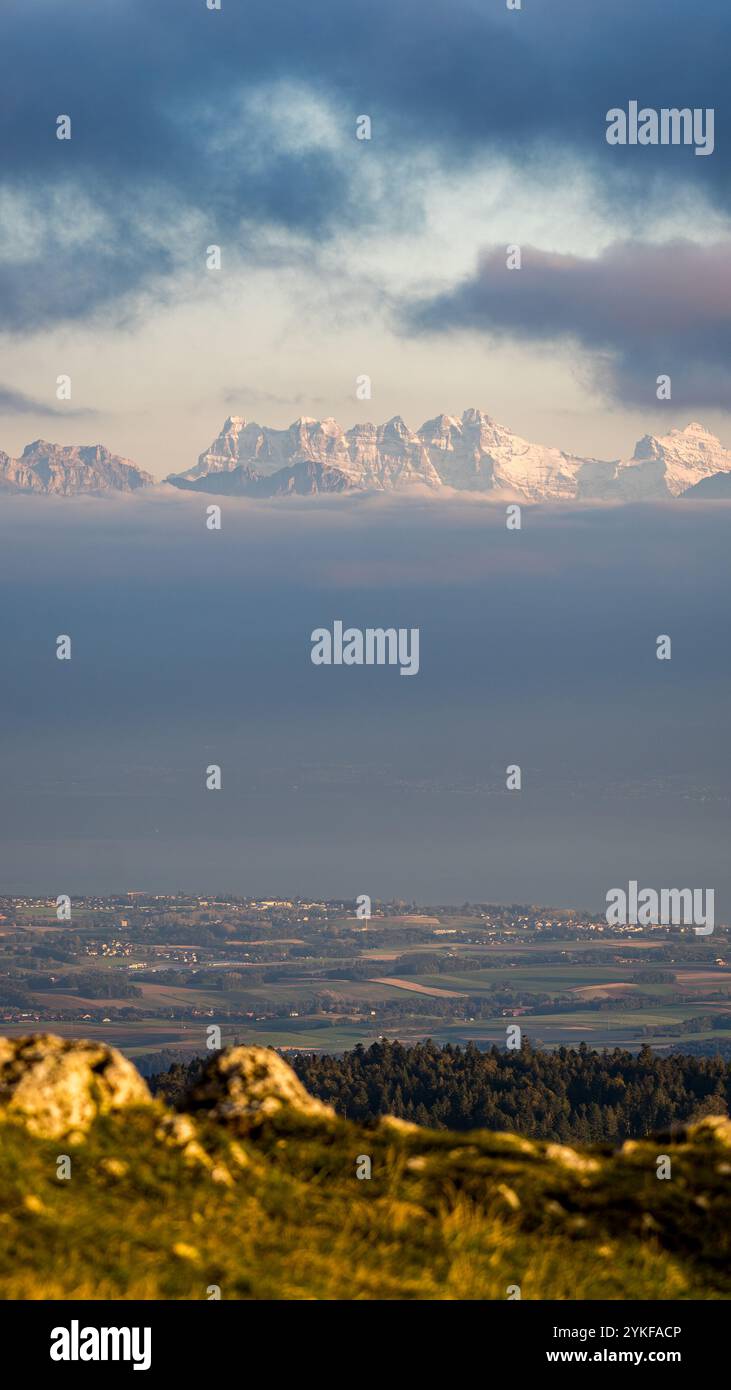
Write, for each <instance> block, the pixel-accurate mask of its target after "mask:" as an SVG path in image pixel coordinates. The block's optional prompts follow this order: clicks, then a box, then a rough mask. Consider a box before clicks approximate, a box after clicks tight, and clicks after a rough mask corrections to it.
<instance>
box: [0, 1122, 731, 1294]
mask: <svg viewBox="0 0 731 1390" xmlns="http://www.w3.org/2000/svg"><path fill="white" fill-rule="evenodd" d="M165 1115H167V1119H164V1116H165ZM181 1123H182V1124H183V1125H184V1127H185V1128H184V1130H183V1131H182V1132H180V1131H178V1132H177V1133H175V1132H173V1130H172V1129H171V1125H173V1124H177V1125H178V1126H180V1124H181ZM63 1153H66V1154H68V1155H69V1156H70V1159H71V1177H70V1179H69V1180H60V1179H59V1178H58V1177H57V1176H56V1173H57V1158H58V1156H59V1154H63ZM658 1153H668V1154H669V1155H670V1156H671V1158H672V1178H671V1179H670V1180H669V1181H661V1180H658V1178H657V1176H656V1159H657V1156H658ZM359 1155H368V1156H369V1157H370V1159H371V1163H372V1178H371V1179H370V1180H364V1181H359V1180H358V1179H357V1177H356V1161H357V1159H358V1156H359ZM0 1162H1V1165H2V1166H1V1168H0V1175H1V1176H0V1297H3V1298H23V1299H27V1298H31V1299H41V1298H90V1299H91V1298H115V1299H117V1298H122V1299H124V1298H163V1299H206V1298H208V1297H210V1296H211V1293H210V1286H212V1285H215V1286H218V1287H219V1288H220V1291H221V1297H222V1298H228V1299H383V1298H385V1299H501V1300H505V1299H506V1298H508V1296H509V1295H508V1288H509V1286H513V1285H519V1286H520V1290H521V1295H522V1297H523V1298H524V1299H549V1298H550V1299H556V1298H558V1299H586V1298H594V1299H596V1298H609V1299H694V1298H728V1297H729V1296H731V1278H730V1277H729V1273H728V1268H727V1266H728V1255H729V1244H730V1243H731V1222H729V1215H731V1196H730V1191H729V1175H730V1174H731V1149H729V1148H727V1147H726V1148H725V1147H724V1146H723V1145H722V1144H720V1143H717V1142H714V1141H713V1140H712V1139H711V1138H710V1137H704V1138H702V1139H701V1138H699V1137H698V1136H696V1137H695V1138H694V1139H693V1142H692V1143H684V1144H677V1145H675V1144H672V1145H671V1144H669V1143H667V1142H666V1143H665V1144H660V1143H658V1141H656V1140H654V1141H651V1142H648V1143H642V1144H638V1145H635V1146H630V1147H629V1148H628V1151H627V1152H624V1153H622V1154H620V1155H609V1154H607V1153H601V1152H598V1151H594V1152H593V1153H592V1154H590V1155H589V1154H586V1155H579V1156H577V1155H576V1154H573V1151H571V1150H569V1151H566V1150H560V1149H558V1148H557V1147H556V1146H550V1145H548V1146H547V1145H545V1144H534V1143H529V1142H528V1141H526V1140H523V1139H518V1138H515V1137H513V1136H508V1135H496V1134H487V1133H478V1134H470V1135H467V1136H465V1135H460V1136H455V1135H452V1134H445V1133H436V1132H433V1131H429V1130H418V1131H409V1132H402V1131H401V1130H396V1129H392V1128H390V1127H386V1126H382V1127H380V1128H379V1129H378V1130H371V1131H368V1130H364V1129H359V1128H357V1127H356V1126H354V1125H351V1124H349V1123H347V1122H346V1121H340V1120H339V1121H336V1122H334V1123H332V1124H331V1125H322V1124H310V1125H309V1127H308V1126H305V1127H303V1122H302V1120H301V1119H300V1120H299V1121H297V1122H296V1123H295V1122H290V1123H289V1124H288V1123H287V1122H286V1121H283V1120H280V1121H279V1122H278V1124H277V1125H274V1124H271V1125H270V1126H269V1127H268V1128H267V1130H266V1131H265V1132H263V1133H261V1134H260V1135H259V1137H258V1138H257V1139H256V1140H255V1141H254V1140H235V1139H232V1138H231V1137H230V1136H229V1134H228V1133H227V1131H226V1130H225V1129H224V1128H223V1127H222V1126H220V1125H215V1124H213V1123H211V1122H210V1121H208V1120H206V1119H205V1118H204V1119H200V1120H196V1121H195V1122H194V1121H193V1120H191V1119H190V1118H188V1117H185V1119H184V1121H182V1122H181V1121H173V1120H172V1116H171V1114H170V1112H166V1111H165V1110H164V1108H163V1107H162V1106H161V1105H157V1104H156V1105H155V1106H152V1107H146V1108H139V1109H134V1110H128V1111H127V1112H125V1113H124V1115H123V1117H121V1118H114V1117H108V1118H105V1119H98V1120H97V1121H96V1122H95V1124H94V1125H93V1127H92V1129H91V1131H90V1132H89V1134H88V1136H87V1137H86V1139H85V1140H83V1142H79V1143H76V1144H73V1145H70V1144H69V1143H68V1142H66V1143H64V1142H63V1141H58V1140H56V1141H53V1142H49V1141H45V1140H39V1139H34V1138H32V1137H30V1136H29V1134H28V1132H27V1130H26V1129H25V1128H24V1127H23V1126H22V1125H21V1124H18V1123H17V1122H14V1121H9V1120H5V1121H4V1122H2V1123H0Z"/></svg>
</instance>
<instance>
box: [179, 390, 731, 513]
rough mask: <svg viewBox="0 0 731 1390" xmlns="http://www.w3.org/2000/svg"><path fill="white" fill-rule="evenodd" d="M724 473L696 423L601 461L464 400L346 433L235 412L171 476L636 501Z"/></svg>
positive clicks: (235, 487)
mask: <svg viewBox="0 0 731 1390" xmlns="http://www.w3.org/2000/svg"><path fill="white" fill-rule="evenodd" d="M727 471H731V453H729V452H728V451H727V450H725V449H724V448H723V446H722V445H721V443H720V441H719V440H718V439H717V438H716V437H715V435H713V434H711V433H710V431H709V430H707V429H706V427H705V426H704V425H702V424H701V423H699V422H698V421H691V422H690V423H689V424H687V425H685V426H684V427H683V428H682V429H671V430H670V431H669V432H668V434H666V435H652V434H648V435H645V436H643V438H642V439H641V440H639V441H638V443H637V446H636V448H635V452H634V454H633V455H632V457H631V458H627V459H620V460H614V461H603V460H601V459H595V458H581V457H577V456H575V455H573V454H569V453H566V452H564V451H563V450H561V449H558V448H555V447H550V446H547V445H543V444H535V443H531V442H530V441H529V440H527V439H523V438H522V437H521V436H520V435H518V434H515V433H514V432H513V431H512V430H510V429H508V428H507V427H506V426H505V425H502V424H500V422H499V421H497V420H495V419H494V418H493V417H492V416H491V415H488V414H487V412H486V411H483V410H480V409H479V408H477V407H475V406H470V407H468V408H467V409H466V410H464V411H463V412H462V414H461V416H459V415H452V414H447V413H441V414H439V415H435V416H433V417H432V418H431V419H429V420H426V421H425V422H424V423H423V424H422V425H421V426H419V428H418V429H417V430H412V429H411V428H410V427H409V425H408V424H407V423H406V421H405V420H404V418H403V416H401V415H393V416H391V418H390V419H389V420H387V421H386V422H385V423H384V424H374V423H372V422H371V421H367V422H365V423H363V424H358V425H353V426H352V427H351V428H350V429H349V430H347V431H344V430H343V429H342V428H341V426H340V425H339V424H338V422H337V420H334V419H333V418H332V416H328V417H327V418H326V419H324V420H315V419H313V418H312V417H310V416H301V417H300V418H299V419H298V420H296V421H295V422H294V423H293V424H292V425H290V426H289V427H288V428H286V429H271V428H269V427H267V426H260V425H246V424H244V422H243V419H242V417H231V419H230V420H228V421H226V423H225V424H224V427H223V429H222V431H221V433H220V435H219V436H218V437H217V439H215V440H214V442H213V444H212V445H211V446H210V448H209V449H208V450H206V451H205V452H204V453H203V454H201V456H200V458H199V459H198V462H197V464H196V465H195V466H194V467H193V468H191V469H189V470H188V471H187V472H185V473H182V474H179V475H177V476H173V477H172V478H170V479H169V481H170V482H172V483H173V484H174V485H175V486H177V487H190V486H195V488H196V490H199V491H211V490H215V491H226V492H239V493H244V494H246V493H248V494H250V495H255V496H262V495H266V496H276V495H277V494H278V493H280V492H281V493H289V492H292V491H301V490H306V491H309V492H318V491H328V492H331V491H340V492H347V491H353V490H360V491H390V490H393V489H401V488H404V487H405V486H407V485H408V486H409V487H413V486H415V485H417V486H421V487H426V488H429V489H431V490H435V489H440V488H441V487H443V486H447V487H449V488H456V489H459V490H461V491H471V492H474V491H477V492H483V493H485V492H487V493H491V494H494V495H495V496H500V497H502V496H507V497H517V498H521V497H522V498H525V499H528V500H531V501H550V500H570V499H572V498H576V499H580V500H582V501H583V500H588V499H599V500H611V499H614V500H641V499H653V498H662V497H671V496H679V495H680V494H681V493H682V492H684V491H685V490H686V489H687V488H689V487H692V486H694V485H695V484H696V483H698V482H699V481H700V480H701V479H703V478H705V477H708V476H710V475H712V474H716V473H723V472H727ZM222 472H225V473H231V474H233V475H235V476H234V477H233V478H232V481H231V483H230V484H226V485H225V486H224V485H223V484H222V483H221V481H220V480H218V479H215V475H217V474H220V473H222Z"/></svg>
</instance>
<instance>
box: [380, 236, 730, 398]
mask: <svg viewBox="0 0 731 1390" xmlns="http://www.w3.org/2000/svg"><path fill="white" fill-rule="evenodd" d="M406 326H407V328H408V330H409V331H412V332H417V333H419V332H435V333H436V332H448V331H450V330H455V329H467V330H477V331H480V332H484V333H487V334H490V335H493V336H505V337H509V338H512V339H516V340H521V341H527V342H539V343H546V342H551V341H555V342H560V341H561V340H568V341H571V342H572V343H578V344H579V345H581V346H583V347H584V348H585V349H586V350H587V352H588V353H589V354H590V355H591V358H590V367H589V370H591V371H593V373H594V375H595V379H596V383H597V384H598V385H599V387H600V388H602V389H603V390H604V392H605V393H606V394H609V395H610V396H612V397H614V398H616V399H618V400H621V401H622V402H623V403H624V404H629V403H635V404H638V405H647V404H649V403H650V402H651V400H653V399H654V398H655V393H656V380H657V377H658V375H660V374H667V375H669V376H671V378H672V393H673V394H672V399H673V401H674V402H675V404H676V405H681V406H689V407H695V406H716V407H721V408H723V409H729V408H731V242H722V243H718V244H716V245H711V246H698V245H694V244H693V243H691V242H687V241H676V242H670V243H667V244H665V245H661V246H653V245H650V244H649V243H636V242H625V243H616V244H614V245H613V246H610V247H608V248H607V250H606V251H605V252H604V253H603V254H602V255H600V256H596V257H580V256H567V255H555V254H550V253H547V252H545V251H541V250H539V249H537V248H535V247H532V246H524V247H523V248H522V266H521V269H520V270H511V271H508V270H507V268H506V248H505V247H504V246H500V247H496V248H491V249H490V250H489V251H486V252H485V253H484V255H483V256H482V257H481V259H480V262H479V264H478V267H477V269H476V271H475V273H474V275H472V276H470V277H469V278H468V279H466V280H464V281H463V282H462V283H461V284H460V285H458V286H457V287H456V288H455V289H454V290H450V291H448V292H447V293H445V294H441V295H437V296H434V297H432V298H431V299H428V300H425V301H423V302H422V303H420V304H417V305H415V306H412V307H411V308H410V309H409V310H408V312H407V315H406Z"/></svg>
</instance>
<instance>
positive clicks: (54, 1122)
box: [0, 1034, 152, 1139]
mask: <svg viewBox="0 0 731 1390" xmlns="http://www.w3.org/2000/svg"><path fill="white" fill-rule="evenodd" d="M151 1102H152V1097H151V1095H150V1092H149V1090H148V1087H147V1083H146V1082H145V1081H143V1079H142V1077H141V1076H140V1074H139V1072H138V1071H137V1068H136V1067H134V1066H133V1065H132V1063H131V1062H128V1061H127V1058H126V1057H123V1056H122V1054H121V1052H117V1050H116V1048H113V1047H107V1045H106V1043H96V1042H74V1041H66V1040H65V1039H63V1038H56V1037H53V1036H51V1035H48V1034H36V1035H34V1036H32V1037H26V1038H0V1118H3V1117H8V1118H17V1119H20V1120H22V1121H24V1123H25V1124H26V1126H27V1128H28V1129H29V1130H30V1132H31V1133H32V1134H35V1135H36V1136H37V1137H38V1138H43V1139H59V1138H61V1137H63V1136H68V1135H78V1136H80V1135H83V1133H84V1132H85V1131H86V1130H87V1129H88V1128H89V1126H90V1125H91V1124H92V1123H93V1121H94V1120H95V1119H96V1118H97V1116H98V1115H105V1114H108V1113H109V1112H110V1111H115V1110H122V1109H124V1108H125V1107H126V1106H130V1105H148V1104H151Z"/></svg>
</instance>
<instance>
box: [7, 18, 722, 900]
mask: <svg viewBox="0 0 731 1390" xmlns="http://www.w3.org/2000/svg"><path fill="white" fill-rule="evenodd" d="M0 26H1V30H2V35H1V36H2V55H3V59H4V62H3V65H2V72H3V85H2V90H3V103H2V113H1V114H0V121H2V124H3V142H2V161H1V164H0V448H2V449H4V450H5V451H7V452H8V453H10V454H12V455H17V454H19V453H20V452H21V451H22V448H23V446H24V445H25V444H26V443H27V442H29V441H31V440H34V439H37V438H39V437H40V438H45V439H49V440H52V441H54V442H58V443H77V444H89V443H97V442H99V443H103V444H105V445H106V446H107V447H108V448H109V449H111V450H112V451H113V452H115V453H118V454H121V455H123V456H126V457H128V458H131V459H132V460H134V461H135V462H136V463H138V464H139V465H140V466H141V467H143V468H145V469H147V470H149V471H150V472H151V473H152V474H153V475H154V476H155V477H156V478H158V479H161V478H163V477H164V476H165V475H167V474H168V473H169V472H171V471H179V470H183V469H187V468H189V467H190V466H191V465H192V464H193V463H194V462H195V460H196V458H197V456H198V454H199V453H200V452H201V451H202V450H204V449H205V448H206V447H207V446H208V445H209V444H210V442H211V441H212V440H213V439H214V438H215V436H216V435H217V434H218V432H219V430H220V428H221V426H222V424H223V421H224V419H225V418H226V417H227V416H228V415H230V414H236V415H243V416H245V417H246V418H248V419H255V420H258V421H259V422H260V423H265V424H269V425H275V426H280V427H284V426H286V425H288V424H289V423H290V422H291V421H292V420H294V419H295V418H297V417H298V416H301V415H305V416H314V417H317V418H322V417H327V416H334V417H336V418H337V419H338V420H339V421H340V422H341V424H342V425H343V426H345V427H348V426H350V425H352V424H354V423H356V422H362V421H363V420H364V419H371V420H376V421H378V422H382V421H385V420H387V419H389V418H390V417H392V416H393V415H396V414H399V415H401V416H403V417H404V419H405V420H406V421H407V423H409V424H410V425H412V426H413V427H417V426H418V425H419V424H421V423H422V421H424V420H425V419H428V418H431V417H433V416H434V415H436V414H438V413H440V412H442V411H444V412H447V413H456V414H459V413H461V412H462V411H463V410H465V409H466V408H468V407H479V408H481V409H483V410H485V411H487V412H488V413H489V414H490V415H492V416H493V417H494V418H496V419H497V420H498V421H500V422H501V423H503V424H505V425H507V426H508V427H510V428H511V429H513V430H514V431H516V432H517V433H519V434H521V435H523V436H524V437H526V438H528V439H533V440H536V441H540V442H541V443H544V444H550V445H558V446H560V447H562V448H565V449H567V450H570V451H574V452H577V453H580V454H584V455H593V456H598V457H606V458H617V457H622V456H624V457H627V456H629V455H630V454H631V452H632V450H633V447H634V443H635V441H636V440H637V438H638V437H640V436H641V435H644V434H645V433H647V432H656V433H664V432H666V431H667V430H668V429H670V428H671V427H673V426H682V425H684V424H686V423H687V422H688V421H689V420H691V419H700V420H701V421H702V422H703V423H705V424H706V425H707V426H708V427H709V428H711V429H714V430H715V431H716V432H717V433H718V434H719V436H720V438H721V440H722V441H723V443H724V444H726V445H727V446H728V447H731V422H730V420H729V410H730V408H731V365H730V364H731V352H729V348H731V341H730V339H731V332H730V325H731V288H730V287H731V228H730V217H731V178H730V177H729V175H730V173H731V170H730V169H729V126H730V121H729V107H728V96H727V92H728V75H727V65H728V49H729V43H728V40H729V39H730V38H731V13H730V12H729V9H728V4H727V0H687V3H686V0H682V3H681V0H643V3H642V4H641V5H638V4H637V0H612V3H611V4H609V3H605V4H591V5H588V4H586V3H585V0H552V3H551V4H550V5H544V4H540V3H538V0H524V3H523V6H522V7H521V9H520V10H508V8H507V6H506V5H505V4H504V3H503V2H502V0H448V3H447V0H419V2H418V3H417V0H398V3H394V0H369V3H368V4H367V5H359V4H357V3H345V2H344V0H310V3H309V4H308V5H306V6H304V5H295V4H294V3H292V0H247V3H246V4H244V3H243V2H242V3H239V0H222V8H221V10H220V11H217V10H209V9H208V8H207V5H206V4H205V0H105V3H104V4H103V5H90V4H89V3H88V0H66V2H65V3H64V5H62V6H61V5H59V4H58V3H57V0H34V4H33V7H32V9H31V8H29V6H28V5H27V0H4V4H3V11H2V17H1V19H0ZM635 100H637V101H638V102H639V103H640V106H645V107H648V108H658V109H659V108H661V107H662V106H669V107H682V106H688V107H692V108H695V107H698V108H702V109H703V110H704V111H705V110H706V109H709V108H712V109H713V111H714V113H715V124H714V130H715V136H714V149H713V153H712V154H709V155H707V156H698V155H697V154H696V153H695V150H694V148H693V147H692V146H685V145H683V146H672V145H671V146H627V147H623V146H612V145H609V144H608V143H607V140H606V138H605V137H606V129H607V121H606V113H607V112H608V111H609V110H610V109H612V108H622V109H624V108H626V107H627V106H628V104H629V103H630V102H631V101H635ZM60 116H67V117H68V118H69V119H70V122H71V139H70V140H58V139H57V138H56V133H57V121H58V118H59V117H60ZM364 116H367V117H368V118H369V121H370V134H371V138H370V139H369V140H359V139H358V138H357V128H358V121H359V120H361V128H362V118H363V117H364ZM211 245H216V246H220V248H221V269H220V270H211V269H209V268H208V267H207V264H206V254H207V248H208V247H209V246H211ZM509 246H519V247H520V248H521V260H522V264H521V269H520V271H519V272H515V273H512V272H511V273H509V272H508V271H507V268H506V249H507V247H509ZM62 374H63V375H68V376H70V377H71V382H72V392H71V399H70V400H68V401H59V400H58V399H57V398H56V379H57V377H58V376H59V375H62ZM660 374H669V375H670V376H671V379H672V397H671V399H670V400H665V401H659V400H658V399H657V396H656V380H657V377H658V375H660ZM362 375H368V376H369V377H370V378H371V380H372V399H371V400H370V401H367V402H363V401H360V400H358V399H356V378H358V377H360V376H362ZM169 492H170V494H171V495H170V496H166V495H165V493H164V491H163V490H162V489H160V490H151V492H149V493H146V494H145V495H144V496H143V497H141V498H139V499H132V500H128V499H123V498H122V499H116V500H101V501H100V500H98V499H82V500H77V501H69V500H67V499H44V498H39V497H33V498H23V497H13V496H8V495H3V496H2V497H0V583H1V584H2V598H3V601H2V604H1V605H0V651H2V653H3V679H2V682H0V727H2V729H3V731H4V738H3V740H2V747H1V749H0V786H1V787H2V795H1V796H0V845H1V846H2V850H1V851H0V853H1V856H2V859H1V862H0V890H1V889H4V890H5V891H7V892H12V891H18V892H21V891H37V892H44V893H48V894H50V895H54V896H55V895H57V894H58V893H60V892H68V893H70V894H71V895H72V896H73V895H74V894H76V893H85V892H92V891H97V892H113V891H124V890H128V889H147V890H150V891H159V892H166V891H169V892H173V891H177V890H178V889H180V890H185V891H203V892H226V891H228V892H234V893H238V892H249V891H250V892H258V893H261V894H263V895H267V896H269V895H276V894H280V893H287V894H293V893H302V894H312V895H318V896H319V895H333V896H343V897H348V898H354V897H355V896H356V895H357V894H359V893H363V892H365V893H368V894H369V895H371V896H372V897H374V898H378V897H383V898H388V897H392V896H399V897H404V898H407V899H411V898H416V899H419V900H421V901H431V902H442V903H444V902H450V901H451V902H457V903H459V902H462V901H464V900H465V899H471V900H473V901H476V900H480V901H503V902H537V903H545V904H549V905H550V904H553V905H564V906H574V907H586V908H589V909H591V910H594V911H598V910H600V909H601V908H602V905H603V903H604V900H605V895H606V893H607V891H608V890H609V889H610V888H612V887H618V886H622V885H625V884H626V883H627V882H628V881H629V880H630V879H631V878H636V879H637V880H638V881H640V882H641V883H643V884H644V885H645V886H648V887H656V888H660V887H662V886H671V885H672V886H679V887H684V886H688V887H704V888H708V887H713V888H714V890H715V891H716V894H717V914H718V919H719V920H726V921H729V920H731V906H730V905H729V892H730V891H731V876H730V875H729V870H728V868H727V867H726V863H727V857H728V856H727V845H728V830H729V804H730V802H729V797H730V795H731V793H730V791H729V775H728V774H729V740H728V708H729V677H730V676H731V658H730V657H729V648H728V594H729V547H728V518H729V514H730V510H731V508H730V506H729V505H726V504H723V503H717V504H715V505H713V506H710V507H709V506H706V505H704V504H701V503H697V502H696V503H690V502H682V501H677V502H673V503H668V504H658V505H656V506H649V505H645V506H637V507H635V506H624V507H617V506H609V507H598V506H594V507H580V506H572V507H556V506H553V507H551V506H546V507H542V508H532V507H526V508H524V513H525V517H524V525H523V528H522V529H521V530H520V531H519V532H517V531H508V530H507V528H506V526H505V515H504V510H501V509H500V508H496V507H495V506H494V505H491V504H490V503H489V501H487V500H486V499H485V498H472V499H470V498H467V497H464V496H462V497H456V496H452V497H450V498H441V499H435V498H428V497H419V498H417V497H410V498H409V499H408V501H405V500H404V499H401V498H398V497H392V498H380V499H374V498H366V497H355V498H347V497H346V498H320V499H316V500H315V501H314V503H313V502H311V501H309V500H302V501H298V500H297V499H286V500H285V501H281V500H280V501H277V502H272V503H265V502H259V503H253V502H248V501H246V500H234V499H230V500H227V501H226V503H225V506H224V519H223V527H222V530H221V531H220V532H215V531H210V530H208V529H207V528H206V526H205V510H204V509H205V502H206V499H204V498H200V497H198V496H194V495H182V494H178V493H174V492H173V490H172V489H169ZM336 619H341V620H343V621H344V622H345V623H346V624H351V625H353V626H356V627H361V628H364V627H366V626H395V627H399V626H403V627H406V628H416V627H418V629H419V632H420V670H419V674H418V676H417V677H415V678H413V679H406V680H404V679H402V678H401V677H400V676H399V674H398V671H396V670H393V669H391V668H385V669H384V668H376V669H367V668H359V669H344V668H340V669H336V668H332V667H329V668H316V667H315V666H313V664H312V662H311V661H310V633H311V631H312V630H313V629H314V628H316V627H322V626H329V625H330V624H332V623H333V622H334V621H335V620H336ZM64 633H68V634H70V635H71V637H72V643H73V658H72V660H71V661H70V662H68V663H64V662H59V661H57V660H56V654H55V642H56V638H57V635H58V634H64ZM665 633H667V634H670V635H671V637H672V642H673V656H672V660H671V662H668V663H664V662H659V661H658V660H657V658H656V646H655V644H656V640H657V636H658V634H665ZM214 763H215V764H218V765H220V766H221V768H222V772H223V787H222V789H221V791H220V792H209V791H207V790H206V789H205V785H204V775H205V768H206V766H207V765H209V764H214ZM513 764H518V765H520V766H521V768H522V769H523V778H524V781H523V788H522V790H521V791H520V793H519V794H513V793H509V792H508V791H507V790H506V788H505V774H506V768H507V766H508V765H513Z"/></svg>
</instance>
